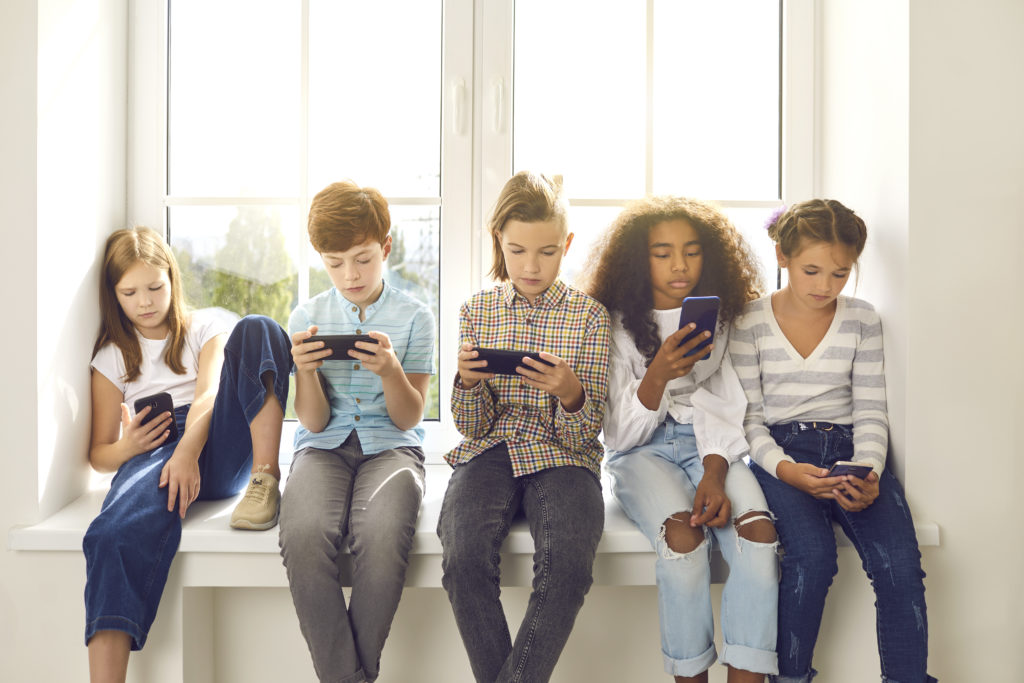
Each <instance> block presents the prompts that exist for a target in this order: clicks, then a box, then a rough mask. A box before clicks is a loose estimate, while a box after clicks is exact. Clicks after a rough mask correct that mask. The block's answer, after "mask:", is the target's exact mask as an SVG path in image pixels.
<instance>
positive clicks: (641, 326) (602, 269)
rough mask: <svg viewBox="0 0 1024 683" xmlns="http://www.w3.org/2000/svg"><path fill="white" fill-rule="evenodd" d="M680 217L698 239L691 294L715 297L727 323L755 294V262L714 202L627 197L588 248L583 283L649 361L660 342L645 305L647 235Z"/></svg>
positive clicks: (649, 296)
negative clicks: (699, 255)
mask: <svg viewBox="0 0 1024 683" xmlns="http://www.w3.org/2000/svg"><path fill="white" fill-rule="evenodd" d="M674 220H684V221H686V222H687V223H689V224H690V225H692V226H693V229H694V230H696V232H697V235H698V238H699V239H700V245H701V250H702V252H703V255H704V267H703V270H702V271H701V276H700V280H699V281H698V282H697V286H696V287H694V289H693V292H692V294H691V296H717V297H719V298H720V299H721V302H722V303H721V309H720V311H719V314H718V315H719V321H720V322H721V323H724V324H727V323H729V322H730V321H731V320H732V319H733V318H735V317H736V316H738V315H739V314H740V312H741V311H742V310H743V306H744V305H745V304H746V303H747V302H748V301H752V300H753V299H756V298H757V297H758V296H760V295H761V291H762V289H761V275H760V271H759V270H758V268H757V262H756V261H755V260H754V256H753V254H752V253H751V251H750V248H749V247H748V246H747V243H746V241H745V240H744V239H743V237H742V236H741V235H740V233H739V231H738V230H736V227H735V226H733V224H732V222H731V221H730V220H729V219H728V217H726V215H725V214H724V213H722V212H721V211H720V210H719V209H718V208H716V207H715V206H713V205H711V204H708V203H707V202H702V201H699V200H696V199H689V198H687V197H673V196H661V197H647V198H646V199H641V200H638V201H634V202H631V203H630V204H628V205H627V206H626V208H625V209H623V211H622V213H620V214H619V215H618V217H617V218H616V219H615V221H614V222H613V223H612V224H611V225H610V226H609V227H608V228H607V229H606V230H605V231H604V234H603V235H602V236H601V237H600V238H599V239H598V240H597V243H596V244H595V245H594V247H593V251H592V253H591V256H590V259H589V261H588V262H589V263H590V266H589V267H588V268H587V270H586V272H585V273H584V276H583V288H584V290H585V291H587V293H589V294H590V295H591V296H592V297H594V298H595V299H597V300H598V301H600V302H601V303H602V304H604V306H605V307H606V308H607V309H608V312H609V313H611V314H612V315H613V316H614V315H615V313H619V314H621V316H622V325H623V327H625V328H626V330H627V331H628V332H629V333H630V335H631V336H632V337H633V341H634V342H635V343H636V347H637V349H639V350H640V353H642V354H643V355H644V356H645V357H646V358H647V362H648V363H650V362H651V361H652V360H654V355H655V354H656V353H657V352H658V348H659V347H660V346H661V339H660V337H659V336H658V328H657V326H656V325H655V323H654V316H653V315H652V314H651V310H652V309H653V308H654V295H653V293H652V285H651V270H650V260H649V259H650V257H649V249H648V235H649V234H650V231H651V228H653V227H654V226H655V225H657V224H658V223H662V222H664V221H674Z"/></svg>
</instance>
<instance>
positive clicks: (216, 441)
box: [82, 316, 292, 650]
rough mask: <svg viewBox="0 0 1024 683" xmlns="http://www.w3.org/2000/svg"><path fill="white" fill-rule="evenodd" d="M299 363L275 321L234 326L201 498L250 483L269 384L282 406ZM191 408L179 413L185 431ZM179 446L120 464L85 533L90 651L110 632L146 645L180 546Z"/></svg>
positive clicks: (203, 464)
mask: <svg viewBox="0 0 1024 683" xmlns="http://www.w3.org/2000/svg"><path fill="white" fill-rule="evenodd" d="M291 362H292V358H291V340H290V339H289V337H288V335H287V334H286V333H285V331H284V330H283V329H281V326H280V325H278V324H277V323H276V322H274V321H273V320H271V319H270V318H265V317H263V316H248V317H246V318H243V319H242V320H240V321H239V322H238V323H237V324H236V325H235V327H234V329H233V330H232V332H231V335H230V336H229V337H228V341H227V344H226V345H225V347H224V366H223V369H222V370H221V375H220V384H219V386H218V390H217V398H216V400H215V402H214V405H213V413H212V416H211V421H210V433H209V437H208V438H207V440H206V445H205V446H204V447H203V452H202V455H200V457H199V473H200V477H201V480H200V489H199V500H210V499H217V498H226V497H228V496H233V495H235V494H237V493H238V492H239V491H240V490H241V489H242V488H243V487H244V486H245V485H246V483H247V482H248V481H249V473H250V470H251V468H252V438H251V436H250V434H249V423H250V422H251V421H252V419H253V418H254V417H255V416H256V413H258V412H259V410H260V408H262V407H263V404H264V401H265V399H266V388H265V387H264V386H263V381H262V379H261V378H262V377H263V375H264V374H265V373H267V372H269V373H271V375H273V378H274V379H273V386H274V394H275V395H276V396H277V400H278V401H279V402H280V403H281V406H282V407H284V405H285V403H286V401H287V400H288V374H289V372H290V371H291ZM188 409H189V406H179V407H178V408H176V409H175V411H174V419H175V421H176V422H177V423H178V432H179V433H183V432H184V430H185V418H186V417H187V416H188ZM177 443H178V442H177V441H174V442H170V441H168V442H166V443H164V444H162V445H161V446H159V447H158V448H154V449H153V450H151V451H149V452H147V453H142V454H140V455H137V456H135V457H134V458H132V459H131V460H129V461H128V462H126V463H124V464H123V465H121V467H120V468H119V469H118V470H117V474H115V475H114V478H113V480H112V481H111V483H110V492H109V493H107V496H106V498H105V499H104V501H103V507H102V508H101V510H100V514H99V515H97V517H96V519H94V520H93V521H92V524H90V525H89V529H88V530H87V531H86V533H85V539H84V541H83V542H82V548H83V550H84V551H85V566H86V582H85V642H86V644H88V643H89V639H90V638H92V636H93V635H94V634H95V633H96V632H97V631H103V630H115V631H124V632H126V633H128V634H129V635H130V636H131V638H132V644H131V648H132V649H133V650H139V649H141V648H142V646H143V645H145V643H146V636H147V634H148V633H149V627H150V626H151V625H152V624H153V619H154V618H155V617H156V609H157V605H158V604H159V603H160V596H161V594H162V593H163V590H164V584H165V583H166V582H167V574H168V572H169V571H170V568H171V560H172V559H174V553H175V552H177V550H178V542H179V541H180V540H181V518H180V517H179V516H178V511H177V507H175V510H174V511H172V512H168V510H167V489H166V488H163V489H162V488H158V486H157V484H158V482H159V480H160V472H161V470H162V469H163V466H164V463H166V462H167V460H168V459H169V458H170V457H171V455H172V454H173V453H174V448H175V446H177Z"/></svg>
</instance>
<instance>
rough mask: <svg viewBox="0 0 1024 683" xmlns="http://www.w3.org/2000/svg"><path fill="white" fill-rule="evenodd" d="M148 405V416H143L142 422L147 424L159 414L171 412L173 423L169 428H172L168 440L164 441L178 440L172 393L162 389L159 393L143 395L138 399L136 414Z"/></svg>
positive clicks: (136, 401)
mask: <svg viewBox="0 0 1024 683" xmlns="http://www.w3.org/2000/svg"><path fill="white" fill-rule="evenodd" d="M146 406H149V407H150V411H149V412H148V413H146V417H144V418H142V424H146V423H147V422H149V421H150V420H152V419H154V418H155V417H157V416H158V415H163V414H164V413H166V412H169V413H170V414H171V424H170V426H169V427H167V428H168V429H169V430H171V434H170V436H168V437H167V441H164V443H167V442H168V441H176V440H177V438H178V422H177V421H176V420H175V419H174V401H173V400H171V395H170V394H168V393H167V392H166V391H161V392H160V393H159V394H152V395H150V396H143V397H142V398H140V399H136V400H135V414H136V415H138V414H139V413H140V412H142V409H143V408H145V407H146Z"/></svg>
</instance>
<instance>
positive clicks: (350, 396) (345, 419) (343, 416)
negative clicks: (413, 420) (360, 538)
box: [288, 281, 435, 455]
mask: <svg viewBox="0 0 1024 683" xmlns="http://www.w3.org/2000/svg"><path fill="white" fill-rule="evenodd" d="M311 325H316V326H317V327H318V328H319V329H318V330H317V334H367V333H369V332H371V331H376V332H383V333H385V334H387V335H388V337H390V339H391V345H392V346H393V347H394V349H395V355H396V356H397V357H398V361H399V362H400V363H401V364H402V369H403V370H404V371H405V373H406V374H431V375H432V374H434V372H435V368H434V335H435V332H434V316H433V315H432V314H431V312H430V310H429V309H428V308H427V307H426V305H424V304H423V303H422V302H420V301H418V300H417V299H414V298H413V297H411V296H409V295H408V294H406V293H405V292H402V291H400V290H397V289H395V288H394V287H392V286H391V285H389V284H388V283H387V282H386V281H385V282H384V291H382V292H381V295H380V298H378V299H377V300H376V301H375V302H373V303H372V304H370V305H369V306H368V307H367V308H366V314H365V320H362V321H361V320H359V307H358V306H357V305H355V304H354V303H352V302H351V301H349V300H348V299H346V298H345V297H343V296H342V295H341V293H340V292H338V290H337V289H335V288H334V287H331V288H330V289H329V290H327V291H325V292H321V293H320V294H318V295H316V296H315V297H313V298H312V299H310V300H309V301H307V302H305V303H304V304H301V305H300V306H298V307H297V308H296V309H295V310H294V311H292V314H291V317H289V318H288V331H289V333H291V334H294V333H295V332H299V331H303V330H306V329H308V328H309V327H310V326H311ZM319 372H320V374H321V375H322V376H323V377H324V379H325V380H326V384H327V399H328V401H329V402H330V404H331V419H330V421H329V422H328V423H327V426H326V427H325V428H324V430H323V431H322V432H310V431H309V430H308V429H306V428H305V427H303V426H302V425H301V424H300V425H299V426H298V428H297V429H296V430H295V450H299V449H302V448H306V447H310V446H312V447H314V448H322V449H328V450H329V449H332V448H337V447H338V446H340V445H341V444H342V443H344V442H345V439H347V438H348V436H349V434H351V433H352V430H355V431H356V433H357V434H358V436H359V442H360V443H361V444H362V447H363V453H366V454H368V455H369V454H373V453H379V452H381V451H383V450H387V449H389V448H397V447H399V446H419V445H421V444H422V442H423V434H424V431H423V428H422V427H421V426H416V427H414V428H413V429H409V430H406V431H403V430H401V429H399V428H398V427H396V426H395V423H393V422H392V421H391V418H390V417H389V416H388V411H387V406H386V405H385V403H384V386H383V383H382V382H381V379H380V377H378V376H377V375H376V374H374V373H373V372H371V371H370V370H366V369H365V368H363V367H362V365H361V364H360V363H359V361H357V360H355V359H352V360H345V361H336V360H327V361H324V364H323V365H322V366H320V370H319Z"/></svg>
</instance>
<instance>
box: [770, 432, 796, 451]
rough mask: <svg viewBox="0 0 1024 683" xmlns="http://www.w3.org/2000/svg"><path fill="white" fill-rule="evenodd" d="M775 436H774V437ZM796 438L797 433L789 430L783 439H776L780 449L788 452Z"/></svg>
mask: <svg viewBox="0 0 1024 683" xmlns="http://www.w3.org/2000/svg"><path fill="white" fill-rule="evenodd" d="M773 436H774V435H773ZM795 438H796V432H795V431H793V430H792V429H787V430H786V433H785V434H783V435H782V438H781V439H780V438H776V439H775V443H777V444H778V445H779V448H781V449H782V450H786V447H787V446H789V445H790V444H791V443H793V439H795Z"/></svg>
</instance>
